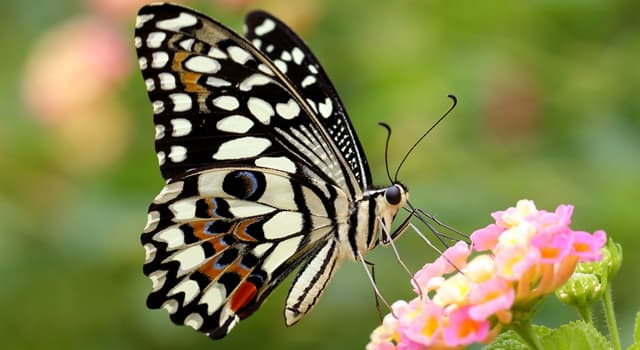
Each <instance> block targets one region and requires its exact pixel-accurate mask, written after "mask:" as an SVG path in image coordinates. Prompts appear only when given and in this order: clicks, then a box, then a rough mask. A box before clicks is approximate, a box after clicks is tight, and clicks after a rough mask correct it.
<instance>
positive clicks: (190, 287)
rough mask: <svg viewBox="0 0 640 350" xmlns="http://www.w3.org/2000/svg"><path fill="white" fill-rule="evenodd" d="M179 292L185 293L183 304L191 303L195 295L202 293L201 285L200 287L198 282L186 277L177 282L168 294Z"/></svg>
mask: <svg viewBox="0 0 640 350" xmlns="http://www.w3.org/2000/svg"><path fill="white" fill-rule="evenodd" d="M178 293H184V300H183V301H182V305H187V304H189V303H190V302H191V301H192V300H193V299H194V298H195V297H196V295H198V293H200V287H198V282H196V281H194V280H192V279H189V278H186V279H184V280H182V281H181V282H180V283H178V284H176V286H175V287H173V288H172V289H171V290H170V291H169V293H167V296H171V295H176V294H178Z"/></svg>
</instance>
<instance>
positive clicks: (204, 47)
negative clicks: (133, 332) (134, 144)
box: [135, 4, 369, 338]
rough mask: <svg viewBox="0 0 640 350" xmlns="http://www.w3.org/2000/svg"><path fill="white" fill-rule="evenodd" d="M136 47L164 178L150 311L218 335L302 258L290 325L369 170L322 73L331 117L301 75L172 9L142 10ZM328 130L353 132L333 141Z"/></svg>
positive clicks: (319, 278) (152, 214) (152, 238)
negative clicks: (353, 154)
mask: <svg viewBox="0 0 640 350" xmlns="http://www.w3.org/2000/svg"><path fill="white" fill-rule="evenodd" d="M293 38H294V39H295V37H293ZM291 40H292V39H291V38H287V39H285V40H283V41H282V42H283V43H287V42H290V41H291ZM297 40H299V39H297ZM135 41H136V47H137V53H138V57H139V63H140V68H141V70H142V74H143V77H144V79H145V83H146V86H147V91H148V94H149V98H150V100H151V102H152V105H153V111H154V123H155V129H156V136H155V138H156V152H157V154H158V160H159V163H160V169H161V172H162V175H163V177H164V178H165V180H166V185H165V187H164V189H163V190H162V191H161V192H160V194H159V195H158V196H157V197H156V198H155V200H154V201H153V203H152V204H151V206H150V208H149V214H148V222H147V226H146V227H145V230H144V233H143V234H142V237H141V239H142V243H143V245H144V247H145V250H146V252H147V256H146V260H145V265H144V273H145V274H146V275H148V276H149V277H150V279H151V280H152V283H153V286H152V292H151V294H150V295H149V298H148V300H147V304H148V305H149V306H150V307H152V308H164V309H166V310H167V311H168V312H169V314H170V315H171V319H172V320H173V321H174V322H176V323H178V324H185V325H189V326H191V327H193V328H195V329H197V330H199V331H202V332H204V333H206V334H208V335H209V336H211V337H213V338H220V337H222V336H224V335H226V334H227V333H228V332H229V331H230V329H231V328H232V327H233V325H235V323H236V322H237V321H238V320H239V319H242V318H245V317H247V316H249V315H250V314H251V313H252V312H254V311H255V310H256V309H257V308H258V307H259V305H260V303H262V302H263V301H264V299H265V298H266V297H267V296H268V295H269V293H270V292H271V291H272V290H273V288H275V286H277V284H278V283H280V282H281V281H282V279H284V278H285V277H286V276H287V275H288V274H289V273H290V272H291V271H292V270H293V269H294V268H295V267H296V266H298V265H299V264H301V263H305V264H304V268H303V269H302V270H301V272H300V273H299V274H298V277H297V278H296V281H295V282H294V287H295V289H292V291H291V292H290V298H289V299H290V301H289V300H288V302H287V303H288V305H290V306H291V307H290V308H289V313H290V314H291V315H292V316H291V317H289V316H287V317H288V318H287V320H288V321H287V322H288V323H293V322H295V321H296V320H297V319H299V317H301V315H303V314H304V313H305V312H306V311H308V310H309V309H310V308H311V307H312V306H313V305H314V304H315V301H316V300H317V297H319V295H320V294H321V293H322V290H323V288H324V285H326V283H327V282H328V280H329V279H330V278H331V276H332V274H333V271H334V270H335V269H334V268H335V267H336V266H337V265H338V263H339V261H338V260H339V259H338V250H339V249H338V248H339V247H337V246H336V241H335V237H336V236H337V229H338V225H339V224H340V223H342V224H344V222H346V220H347V218H348V217H349V216H350V215H353V213H352V212H351V209H352V208H351V204H352V203H353V201H354V196H357V195H360V194H361V193H362V191H363V186H362V185H361V184H360V183H359V181H361V182H363V183H364V182H366V180H365V179H368V174H369V170H368V168H367V166H366V160H365V159H364V156H363V155H362V154H361V153H360V148H359V143H358V141H357V139H356V138H355V135H353V134H352V129H351V126H350V124H349V122H348V119H346V115H345V114H344V113H343V112H340V111H341V108H342V106H341V104H340V103H339V101H338V100H337V97H335V92H334V91H333V88H332V87H331V85H330V83H329V82H328V80H327V79H326V76H324V73H322V71H321V70H319V72H320V73H322V75H319V76H318V78H319V79H320V80H324V81H325V83H324V85H319V86H324V88H327V86H328V88H327V89H328V90H327V91H328V92H326V93H325V94H326V95H327V96H332V97H331V99H330V100H329V101H330V102H329V103H330V104H331V105H332V106H333V107H332V109H331V111H332V113H331V115H329V117H325V116H323V111H324V110H325V109H323V108H326V107H320V106H319V105H318V104H317V103H315V102H314V103H312V102H310V101H306V100H305V99H304V98H303V96H304V94H306V93H307V92H306V91H304V89H305V87H306V85H305V86H303V85H304V84H303V85H300V84H298V83H294V82H293V81H298V76H297V75H295V74H294V75H291V74H292V73H293V72H294V71H295V69H291V70H289V73H288V74H289V75H291V76H289V75H287V76H285V75H284V74H283V73H282V72H281V71H280V69H279V68H277V64H275V63H273V62H272V61H271V60H270V59H269V58H268V57H266V56H265V55H264V54H263V53H261V52H260V51H259V50H257V49H255V48H254V47H253V46H251V44H250V43H249V42H248V41H246V40H245V39H243V38H241V37H239V36H238V35H236V34H234V33H233V32H232V31H230V30H229V29H227V28H226V27H224V26H223V25H221V24H219V23H217V22H216V21H214V20H212V19H210V18H208V17H206V16H203V15H201V14H199V13H197V12H195V11H193V10H190V9H187V8H184V7H180V6H175V5H170V4H154V5H148V6H145V7H143V8H142V9H141V10H140V13H139V15H138V21H137V23H136V38H135ZM299 44H300V45H301V42H300V43H299ZM302 48H303V49H304V50H305V52H308V49H306V47H304V46H302ZM307 57H310V60H311V61H309V63H310V64H315V65H318V64H317V62H316V61H315V59H314V58H313V57H312V56H311V55H310V53H308V54H307ZM296 60H297V59H296ZM294 62H295V60H294ZM318 69H320V68H319V65H318ZM327 84H328V85H327ZM320 92H321V91H320ZM320 92H318V93H320ZM313 96H315V97H314V99H315V98H319V97H317V96H319V95H313ZM334 113H337V114H335V115H334ZM318 114H319V115H318ZM325 114H326V113H325ZM332 120H333V121H334V122H331V121H332ZM340 120H342V122H339V121H340ZM331 123H334V124H335V125H342V126H336V127H335V128H336V130H340V129H341V128H342V127H344V128H347V129H348V131H349V132H350V134H344V135H346V136H343V137H342V138H340V139H336V138H335V135H336V134H335V133H333V132H331V131H328V130H331V125H334V124H331ZM341 123H342V124H341ZM342 139H346V140H347V141H342V142H341V141H340V140H342ZM345 142H346V143H345ZM346 144H348V145H351V146H349V147H356V148H354V149H351V152H356V153H357V155H358V157H356V158H354V159H357V160H358V162H359V164H358V165H357V166H353V165H351V164H352V163H353V162H352V160H351V159H352V158H350V157H351V156H350V155H349V154H350V153H348V152H347V153H345V152H346V151H345V147H346V146H345V145H346ZM354 145H355V146H354ZM354 171H355V174H354ZM356 174H357V175H356ZM319 283H322V285H321V284H319Z"/></svg>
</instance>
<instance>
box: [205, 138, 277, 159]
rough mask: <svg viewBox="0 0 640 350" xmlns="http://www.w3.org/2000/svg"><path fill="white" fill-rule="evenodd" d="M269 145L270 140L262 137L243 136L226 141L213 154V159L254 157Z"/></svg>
mask: <svg viewBox="0 0 640 350" xmlns="http://www.w3.org/2000/svg"><path fill="white" fill-rule="evenodd" d="M269 146H271V141H269V139H266V138H263V137H255V136H245V137H240V138H237V139H233V140H230V141H227V142H225V143H223V144H221V145H220V147H219V148H218V151H217V152H216V153H214V154H213V159H217V160H224V159H236V158H249V157H255V156H257V155H259V154H260V153H262V152H264V150H266V149H267V148H269Z"/></svg>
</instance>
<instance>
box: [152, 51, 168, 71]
mask: <svg viewBox="0 0 640 350" xmlns="http://www.w3.org/2000/svg"><path fill="white" fill-rule="evenodd" d="M167 62H169V54H167V53H166V52H164V51H157V52H154V53H152V54H151V67H153V68H162V67H164V66H165V65H166V64H167Z"/></svg>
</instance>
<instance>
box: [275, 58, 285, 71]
mask: <svg viewBox="0 0 640 350" xmlns="http://www.w3.org/2000/svg"><path fill="white" fill-rule="evenodd" d="M273 63H274V64H275V65H276V67H277V68H278V70H279V71H281V72H282V73H283V74H284V73H287V64H286V63H284V61H281V60H275V61H273Z"/></svg>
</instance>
